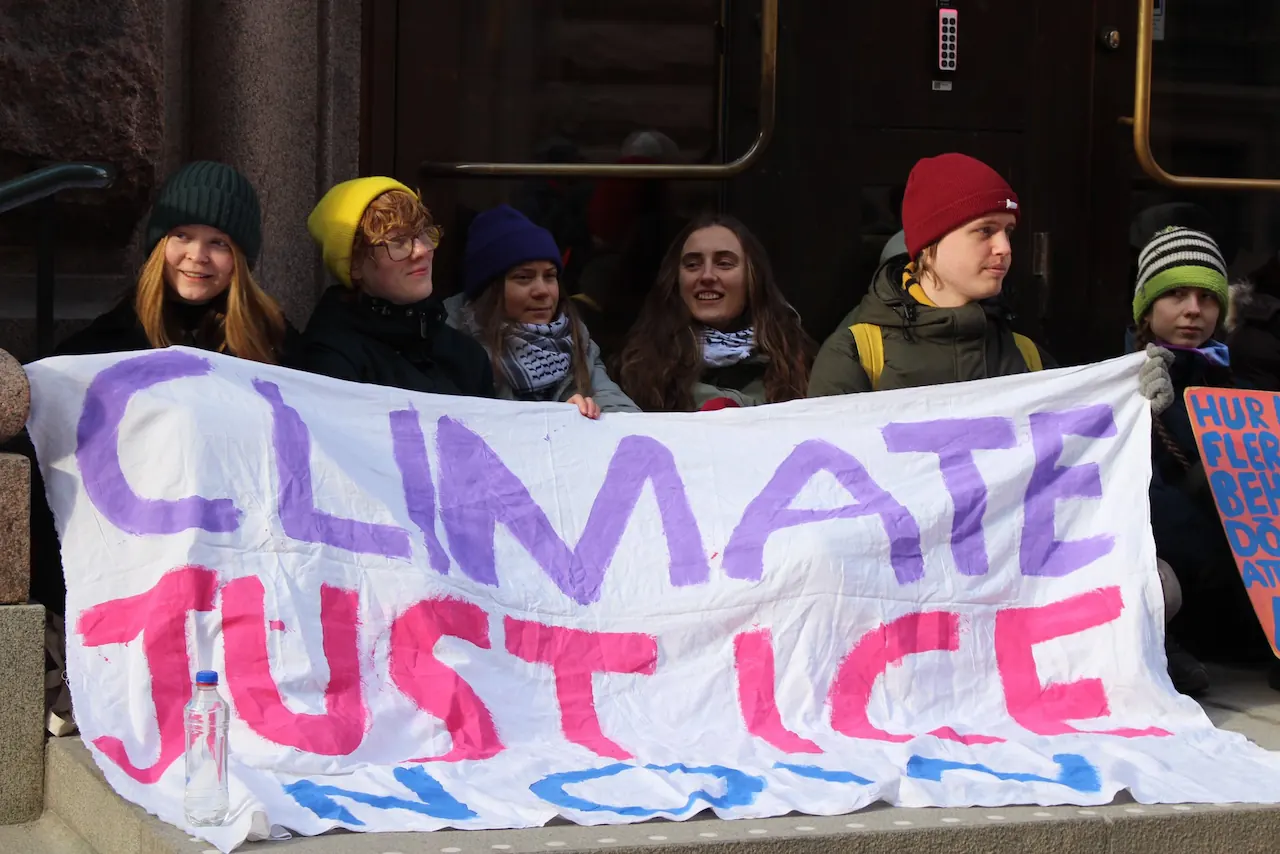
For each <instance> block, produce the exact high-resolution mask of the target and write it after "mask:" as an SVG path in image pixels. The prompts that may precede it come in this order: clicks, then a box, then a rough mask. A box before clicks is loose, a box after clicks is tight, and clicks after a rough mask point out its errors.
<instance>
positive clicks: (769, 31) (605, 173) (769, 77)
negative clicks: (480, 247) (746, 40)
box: [419, 0, 778, 181]
mask: <svg viewBox="0 0 1280 854" xmlns="http://www.w3.org/2000/svg"><path fill="white" fill-rule="evenodd" d="M723 85H724V83H723V76H722V81H721V86H723ZM777 91H778V0H761V4H760V128H759V130H758V131H757V132H756V138H755V140H754V141H752V143H751V147H750V148H748V149H747V150H746V152H745V153H744V154H743V155H742V156H741V157H739V158H738V159H737V160H734V161H732V162H730V163H704V164H665V163H435V162H431V161H427V162H424V163H423V164H422V165H421V166H420V167H419V173H420V174H423V175H432V176H436V177H447V178H472V177H502V178H665V179H686V180H695V181H714V180H723V179H726V178H732V177H734V176H736V175H741V174H742V173H743V172H745V171H746V170H748V169H750V168H751V167H752V166H754V165H755V164H756V162H757V161H759V159H760V158H761V156H763V154H764V151H765V149H766V148H767V147H768V146H769V141H770V140H771V139H773V130H774V125H775V122H776V119H777V109H776V104H775V102H776V100H777Z"/></svg>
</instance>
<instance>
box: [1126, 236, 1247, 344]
mask: <svg viewBox="0 0 1280 854" xmlns="http://www.w3.org/2000/svg"><path fill="white" fill-rule="evenodd" d="M1177 288H1203V289H1204V290H1206V291H1209V292H1210V293H1212V294H1213V295H1214V296H1215V297H1217V298H1218V305H1219V306H1221V307H1222V310H1223V311H1226V310H1227V298H1228V293H1229V291H1228V288H1227V264H1226V262H1225V261H1223V260H1222V252H1221V251H1219V249H1218V244H1217V243H1215V242H1214V241H1213V238H1212V237H1210V236H1209V235H1207V234H1205V233H1204V232H1203V231H1195V230H1194V229H1190V228H1183V227H1182V226H1178V225H1175V226H1170V227H1169V228H1166V229H1163V230H1161V231H1157V232H1156V233H1155V234H1154V235H1153V236H1152V238H1151V239H1150V240H1149V241H1147V245H1146V246H1145V247H1143V249H1142V253H1141V254H1140V255H1139V256H1138V286H1137V288H1135V289H1134V292H1133V322H1134V323H1141V322H1142V316H1143V315H1145V314H1146V313H1147V310H1148V309H1150V308H1151V304H1152V303H1153V302H1155V301H1156V300H1158V299H1159V298H1160V297H1162V296H1163V295H1164V294H1166V293H1168V292H1169V291H1172V290H1175V289H1177Z"/></svg>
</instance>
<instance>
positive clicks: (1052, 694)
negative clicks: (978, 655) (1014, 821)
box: [996, 587, 1169, 738]
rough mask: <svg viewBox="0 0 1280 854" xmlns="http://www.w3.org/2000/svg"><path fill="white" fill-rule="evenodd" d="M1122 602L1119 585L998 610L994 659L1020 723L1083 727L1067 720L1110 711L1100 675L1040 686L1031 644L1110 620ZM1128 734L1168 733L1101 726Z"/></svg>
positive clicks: (1056, 731)
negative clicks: (1026, 606) (1056, 600)
mask: <svg viewBox="0 0 1280 854" xmlns="http://www.w3.org/2000/svg"><path fill="white" fill-rule="evenodd" d="M1123 609H1124V602H1123V601H1122V600H1121V598H1120V588H1119V587H1103V588H1100V589H1098V590H1092V591H1090V592H1088V593H1082V594H1080V595H1079V596H1073V597H1071V598H1070V599H1064V600H1062V601H1061V602H1052V603H1050V604H1048V605H1042V606H1040V607H1038V608H1005V609H1004V610H1002V611H1000V613H998V614H996V664H997V666H998V667H999V668H1000V680H1001V682H1003V683H1004V696H1005V706H1006V707H1007V708H1008V709H1009V714H1010V716H1011V717H1013V719H1014V720H1016V721H1017V722H1018V723H1019V724H1020V725H1021V726H1023V727H1025V728H1026V729H1028V730H1030V731H1031V732H1034V733H1036V734H1037V735H1064V734H1066V733H1073V732H1082V730H1078V729H1076V728H1075V727H1073V726H1071V725H1070V724H1068V723H1067V721H1069V720H1071V721H1080V720H1091V719H1093V718H1105V717H1107V716H1108V715H1110V714H1111V707H1110V706H1109V705H1108V703H1107V694H1106V691H1105V690H1103V687H1102V680H1100V679H1080V680H1077V681H1075V682H1055V683H1052V684H1050V685H1042V684H1041V682H1040V674H1039V673H1038V672H1037V671H1036V661H1035V657H1034V656H1033V655H1032V651H1031V650H1032V647H1034V646H1035V645H1036V644H1038V643H1044V642H1045V641H1048V640H1053V639H1054V638H1060V637H1066V636H1067V635H1074V634H1077V633H1079V632H1083V631H1085V630H1086V629H1092V628H1094V627H1096V626H1101V625H1103V624H1105V623H1109V622H1111V621H1112V620H1114V619H1116V618H1117V617H1119V616H1120V612H1121V611H1122V610H1123ZM1103 732H1104V734H1106V735H1120V736H1125V737H1129V738H1133V737H1137V736H1140V735H1169V733H1168V732H1166V731H1165V730H1162V729H1158V728H1154V727H1153V728H1151V729H1144V730H1134V729H1115V730H1104V731H1103Z"/></svg>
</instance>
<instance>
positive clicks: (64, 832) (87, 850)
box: [0, 813, 94, 854]
mask: <svg viewBox="0 0 1280 854" xmlns="http://www.w3.org/2000/svg"><path fill="white" fill-rule="evenodd" d="M0 851H3V852H4V854H94V851H93V848H91V847H90V846H89V843H87V842H85V841H84V840H83V839H81V838H80V837H79V836H77V835H76V834H75V833H73V832H72V831H71V829H70V828H68V827H67V826H66V825H65V824H63V823H62V822H61V821H59V820H58V817H57V816H56V815H54V814H53V813H45V814H44V815H43V816H41V817H40V818H39V819H38V820H37V821H33V822H31V823H30V824H15V825H13V826H11V827H0Z"/></svg>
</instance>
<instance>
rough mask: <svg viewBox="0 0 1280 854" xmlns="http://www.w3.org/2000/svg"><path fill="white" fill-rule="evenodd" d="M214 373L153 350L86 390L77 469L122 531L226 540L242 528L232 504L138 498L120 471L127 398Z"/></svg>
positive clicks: (186, 356)
mask: <svg viewBox="0 0 1280 854" xmlns="http://www.w3.org/2000/svg"><path fill="white" fill-rule="evenodd" d="M212 369H213V366H212V365H210V364H209V360H208V359H202V358H200V357H199V356H193V355H191V354H190V353H182V352H179V351H177V350H157V351H154V352H151V353H148V354H147V355H145V356H138V357H136V358H133V359H125V360H124V361H120V362H116V363H115V364H114V365H112V366H111V367H109V368H107V369H106V370H104V371H102V372H101V373H99V374H98V375H97V376H96V377H94V378H93V382H91V383H90V384H89V390H88V391H87V392H86V393H85V397H84V408H83V409H82V410H81V411H80V423H79V424H78V425H77V427H76V464H77V465H79V466H80V475H81V477H82V478H83V479H84V491H85V492H86V493H87V494H88V496H89V500H90V501H92V502H93V506H94V507H96V508H98V512H99V513H101V514H102V515H103V516H105V517H106V518H107V519H108V520H110V522H111V524H113V525H115V526H116V527H117V528H119V529H120V530H122V531H126V532H128V533H130V534H138V535H145V534H176V533H178V532H179V531H185V530H187V529H188V528H200V529H203V530H205V531H210V532H211V533H215V534H225V533H227V532H229V531H234V530H235V529H236V528H237V527H238V526H239V525H240V511H239V510H237V509H236V506H235V504H234V502H232V501H231V499H230V498H214V499H209V498H201V497H200V496H198V495H191V496H188V497H186V498H179V499H178V500H177V501H168V500H165V499H159V498H142V497H141V496H139V495H138V494H137V493H135V492H134V491H133V488H132V487H130V486H129V481H128V480H126V479H125V476H124V472H123V471H121V469H120V455H119V452H118V451H119V442H120V422H121V421H123V420H124V413H125V409H126V407H128V405H129V398H131V397H133V395H134V394H136V393H137V392H139V391H142V390H143V389H145V388H150V387H151V386H153V385H158V384H160V383H163V382H168V381H169V380H177V379H182V378H183V377H202V376H204V375H205V374H207V373H209V371H211V370H212Z"/></svg>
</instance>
